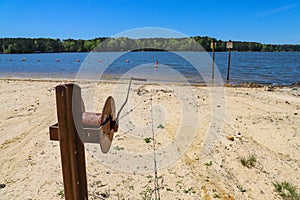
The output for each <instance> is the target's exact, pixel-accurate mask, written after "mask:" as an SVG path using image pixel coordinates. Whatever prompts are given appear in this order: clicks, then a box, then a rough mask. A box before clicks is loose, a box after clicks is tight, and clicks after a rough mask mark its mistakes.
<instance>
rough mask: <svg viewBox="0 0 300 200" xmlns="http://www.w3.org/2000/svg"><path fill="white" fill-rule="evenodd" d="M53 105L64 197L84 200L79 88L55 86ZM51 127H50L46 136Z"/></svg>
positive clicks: (85, 186)
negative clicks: (55, 115) (79, 132)
mask: <svg viewBox="0 0 300 200" xmlns="http://www.w3.org/2000/svg"><path fill="white" fill-rule="evenodd" d="M56 105H57V118H58V133H59V134H58V137H59V143H60V152H61V163H62V172H63V181H64V191H65V199H66V200H73V199H74V200H87V199H88V191H87V179H86V169H85V153H84V145H83V142H82V141H81V140H80V137H79V135H78V132H77V129H78V130H80V129H82V113H81V90H80V88H79V87H78V86H77V85H74V84H68V85H59V86H57V87H56ZM75 122H76V126H75ZM51 130H52V131H53V133H52V134H51ZM54 130H55V128H53V126H52V127H50V138H51V136H53V135H55V131H54Z"/></svg>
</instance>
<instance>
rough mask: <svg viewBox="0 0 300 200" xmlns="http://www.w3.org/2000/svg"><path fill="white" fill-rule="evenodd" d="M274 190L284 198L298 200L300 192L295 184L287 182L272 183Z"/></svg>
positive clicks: (285, 199) (299, 199)
mask: <svg viewBox="0 0 300 200" xmlns="http://www.w3.org/2000/svg"><path fill="white" fill-rule="evenodd" d="M273 186H274V188H275V191H276V192H277V194H278V195H279V196H281V197H282V198H283V199H284V200H300V193H299V191H298V189H297V187H296V186H294V185H293V184H291V183H289V182H286V181H284V182H281V183H280V182H275V183H273Z"/></svg>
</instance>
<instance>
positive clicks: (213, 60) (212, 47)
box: [210, 41, 217, 81]
mask: <svg viewBox="0 0 300 200" xmlns="http://www.w3.org/2000/svg"><path fill="white" fill-rule="evenodd" d="M216 46H217V43H216V42H213V41H212V42H211V43H210V48H211V51H212V73H211V78H212V81H214V78H215V48H216Z"/></svg>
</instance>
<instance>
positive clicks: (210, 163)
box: [204, 161, 213, 167]
mask: <svg viewBox="0 0 300 200" xmlns="http://www.w3.org/2000/svg"><path fill="white" fill-rule="evenodd" d="M212 164H213V163H212V161H209V162H207V163H205V164H204V165H205V166H206V167H210V166H212Z"/></svg>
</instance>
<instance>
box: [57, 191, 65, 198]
mask: <svg viewBox="0 0 300 200" xmlns="http://www.w3.org/2000/svg"><path fill="white" fill-rule="evenodd" d="M57 195H58V196H60V198H61V199H63V198H65V192H64V190H59V192H58V193H57Z"/></svg>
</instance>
